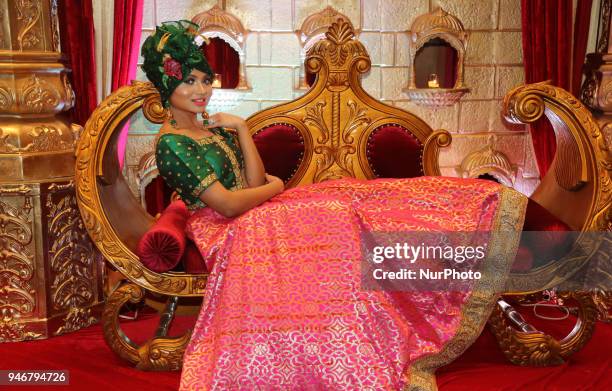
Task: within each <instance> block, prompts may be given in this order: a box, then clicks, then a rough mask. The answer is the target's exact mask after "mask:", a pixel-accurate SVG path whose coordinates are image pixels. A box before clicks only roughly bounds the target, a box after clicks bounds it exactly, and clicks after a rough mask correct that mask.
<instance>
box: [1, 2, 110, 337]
mask: <svg viewBox="0 0 612 391" xmlns="http://www.w3.org/2000/svg"><path fill="white" fill-rule="evenodd" d="M60 59H61V54H60V42H59V29H58V20H57V0H0V342H8V341H22V340H27V339H41V338H47V337H50V336H54V335H59V334H63V333H67V332H71V331H75V330H78V329H80V328H82V327H85V326H88V325H90V324H92V323H94V322H97V320H98V315H99V307H100V303H101V302H102V298H103V296H102V279H103V267H102V266H103V263H102V258H101V256H100V254H99V253H98V252H97V250H95V247H94V246H93V245H92V243H91V242H90V241H89V237H88V235H87V233H86V231H85V229H84V226H83V222H82V221H81V217H80V214H79V211H78V208H77V205H76V199H75V191H74V181H73V179H74V165H75V158H74V147H75V141H76V139H77V137H78V134H79V130H80V126H78V125H72V126H71V125H70V124H69V123H68V122H67V121H66V119H64V118H63V117H62V115H61V113H62V112H63V111H65V110H67V109H69V108H70V107H72V105H73V102H74V94H73V92H72V88H71V87H70V84H69V82H68V78H67V71H68V69H66V68H65V67H64V65H63V64H62V63H61V62H60Z"/></svg>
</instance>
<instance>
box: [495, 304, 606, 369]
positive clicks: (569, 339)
mask: <svg viewBox="0 0 612 391" xmlns="http://www.w3.org/2000/svg"><path fill="white" fill-rule="evenodd" d="M558 297H559V298H561V299H563V300H564V301H566V302H567V301H575V302H576V304H577V309H578V312H577V314H576V316H577V321H576V325H575V326H574V328H573V329H572V331H571V332H570V333H569V334H568V335H567V336H566V337H565V338H563V339H562V340H561V341H558V340H556V339H555V338H553V337H551V336H550V335H548V334H546V333H544V332H542V331H539V330H537V329H535V328H534V327H533V326H531V325H530V324H529V323H527V322H526V321H525V319H523V317H522V316H521V314H520V313H519V312H518V311H516V310H515V309H514V308H513V307H512V306H511V305H510V304H508V303H507V302H506V301H504V300H503V299H500V300H498V302H497V304H498V305H496V306H495V309H494V310H493V314H492V315H491V318H489V326H490V328H491V331H492V332H493V334H494V335H495V337H496V338H497V342H498V344H499V346H500V348H501V350H502V352H503V353H504V355H505V356H506V358H507V359H508V360H509V361H510V362H512V363H513V364H515V365H523V366H539V367H541V366H550V365H559V364H562V363H564V362H565V360H567V359H568V358H569V357H570V356H571V355H572V354H574V353H575V352H577V351H578V350H580V349H582V347H583V346H584V345H585V344H586V343H587V342H588V341H589V340H590V339H591V336H592V335H593V331H594V329H595V322H596V321H597V306H596V305H595V303H594V302H593V300H592V297H591V293H590V292H565V293H560V294H559V295H558Z"/></svg>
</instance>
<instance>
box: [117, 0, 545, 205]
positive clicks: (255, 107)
mask: <svg viewBox="0 0 612 391" xmlns="http://www.w3.org/2000/svg"><path fill="white" fill-rule="evenodd" d="M217 3H221V2H220V1H217V0H173V1H166V0H145V7H144V9H145V15H144V19H143V34H142V37H143V40H144V38H146V36H147V35H149V34H150V33H151V32H152V31H153V28H154V26H155V25H156V24H158V23H161V22H162V21H165V20H176V19H191V18H192V17H193V16H194V15H196V14H197V13H200V12H202V11H206V10H208V9H209V8H211V7H212V6H213V5H215V4H217ZM520 3H521V1H520V0H226V1H225V4H226V9H227V10H228V11H230V12H231V13H233V14H234V15H236V16H237V17H238V18H240V19H241V21H242V23H243V25H244V26H245V28H246V29H247V30H248V31H249V33H248V35H247V39H246V68H247V78H248V82H249V83H250V85H251V86H252V91H250V92H248V93H245V97H244V100H243V101H242V102H241V103H240V105H239V106H238V107H236V109H235V110H233V112H234V113H236V114H238V115H242V116H244V117H247V116H249V115H251V114H253V113H254V112H256V111H259V110H262V109H264V108H266V107H269V106H271V105H275V104H278V103H281V102H285V101H289V100H292V99H294V98H295V97H297V96H299V95H301V94H303V93H304V91H303V90H298V89H296V87H297V85H298V78H299V67H300V50H301V48H300V44H299V41H298V37H297V35H296V34H295V31H296V30H297V29H299V28H300V26H301V24H302V22H303V21H304V19H305V18H306V17H308V16H309V15H311V14H313V13H316V12H318V11H320V10H322V9H323V8H325V7H326V6H328V5H329V6H332V7H334V8H335V9H336V10H337V11H339V12H341V13H343V14H344V15H346V16H348V17H349V18H350V19H351V22H352V23H353V25H354V26H355V28H356V29H358V30H360V33H359V35H358V37H359V39H360V40H361V41H362V42H363V43H364V45H365V46H366V49H367V50H368V52H369V54H370V56H371V59H372V69H371V71H370V72H369V74H368V75H366V76H365V77H364V79H363V84H364V87H365V89H366V90H367V91H368V92H369V93H370V94H371V95H372V96H374V97H376V98H378V99H381V100H383V101H386V102H387V103H390V104H393V105H396V106H398V107H401V108H403V109H406V110H409V111H411V112H413V113H415V114H417V115H418V116H420V117H421V118H423V119H424V120H425V121H426V122H428V123H429V124H430V125H431V126H432V127H433V128H434V129H437V128H442V129H447V130H449V131H450V132H452V133H453V137H454V140H453V143H452V147H451V148H449V149H447V150H445V151H444V152H443V153H442V154H441V157H440V159H441V164H442V167H443V173H444V174H445V175H452V176H457V175H459V174H458V171H457V169H458V167H459V166H460V164H461V162H462V160H463V159H464V158H465V157H466V156H467V154H469V153H471V152H473V151H476V150H479V149H482V148H484V147H485V146H486V145H487V144H488V143H493V147H494V149H496V150H498V151H500V152H501V153H503V154H504V155H506V156H507V158H508V159H509V161H510V163H511V164H512V166H513V167H514V168H515V172H516V178H515V182H514V187H515V188H517V189H518V190H519V191H522V192H523V193H525V194H530V193H531V192H532V191H533V190H534V189H535V187H536V186H537V184H538V183H539V179H538V170H537V168H536V164H535V160H534V159H535V158H534V154H533V147H532V144H531V140H530V137H529V135H528V133H527V132H526V130H525V129H524V128H522V127H520V128H517V127H516V126H514V127H513V126H510V125H508V124H506V123H505V122H504V121H503V119H502V118H501V116H500V109H501V102H502V98H503V96H504V94H505V93H506V92H507V91H508V90H509V89H511V88H512V87H514V86H516V85H518V84H521V83H523V82H524V72H523V59H522V43H521V13H520ZM437 6H441V7H442V8H444V9H445V10H446V11H448V12H450V13H452V14H454V15H455V16H457V17H458V18H459V19H460V20H461V21H462V23H463V25H464V27H465V28H466V30H467V31H468V32H469V38H468V49H467V54H466V63H465V84H466V85H467V86H468V87H469V88H470V89H471V92H470V93H469V94H466V95H465V96H464V97H463V98H462V100H461V101H460V102H459V103H457V104H455V105H454V106H450V107H445V108H429V107H423V106H418V105H416V104H414V103H413V102H411V101H410V100H409V99H408V97H407V96H406V95H405V94H404V93H403V92H402V88H403V87H404V86H405V85H406V84H407V81H408V74H409V70H410V66H411V64H410V63H409V58H410V52H409V50H410V48H409V42H408V40H409V34H410V31H409V29H410V26H411V24H412V22H413V21H414V19H415V18H416V17H417V16H419V15H421V14H423V13H427V12H429V11H432V10H433V9H434V8H435V7H437ZM138 78H139V79H143V80H144V79H145V77H144V75H143V74H142V73H141V72H139V73H138ZM130 131H131V134H132V135H133V136H134V137H136V138H137V137H138V135H143V136H144V135H147V134H148V135H150V134H151V132H152V131H154V129H153V128H151V126H150V125H149V126H147V124H145V123H144V119H143V118H140V117H138V116H137V117H136V118H135V119H134V120H133V121H132V123H131V129H130ZM142 141H143V140H141V141H137V140H133V142H132V141H130V144H134V145H136V144H138V145H142V144H143V142H142ZM129 148H130V145H128V149H129ZM128 153H129V152H128ZM134 163H135V164H137V163H138V162H128V165H134Z"/></svg>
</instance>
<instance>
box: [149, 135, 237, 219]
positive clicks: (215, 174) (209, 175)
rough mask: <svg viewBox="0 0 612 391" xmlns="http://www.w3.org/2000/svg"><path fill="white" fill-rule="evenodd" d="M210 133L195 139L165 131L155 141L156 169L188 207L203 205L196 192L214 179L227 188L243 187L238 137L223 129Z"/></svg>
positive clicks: (198, 193)
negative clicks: (210, 134)
mask: <svg viewBox="0 0 612 391" xmlns="http://www.w3.org/2000/svg"><path fill="white" fill-rule="evenodd" d="M212 132H213V135H212V136H205V137H202V138H201V139H199V140H194V139H192V138H190V137H187V136H184V135H182V134H175V133H165V134H163V135H161V136H160V137H159V140H158V141H157V148H156V150H155V158H156V161H157V169H158V170H159V173H160V174H161V176H162V177H163V178H164V180H165V181H166V183H167V184H168V186H170V187H171V188H173V189H174V190H176V192H177V193H178V194H179V195H180V196H181V199H182V200H183V201H185V203H186V204H187V206H188V207H189V208H190V209H197V208H201V207H204V206H206V204H205V203H203V202H202V201H201V200H200V194H202V192H203V191H204V190H206V189H207V188H208V187H209V186H210V185H212V184H213V183H214V182H215V181H220V182H221V184H222V185H223V186H225V188H226V189H228V190H230V191H234V190H238V189H242V188H244V187H246V186H245V181H244V179H243V177H242V168H243V165H244V161H243V158H242V151H241V150H240V146H239V143H238V140H237V139H236V137H235V136H234V135H233V134H231V133H229V132H228V131H226V130H225V129H223V128H215V129H212Z"/></svg>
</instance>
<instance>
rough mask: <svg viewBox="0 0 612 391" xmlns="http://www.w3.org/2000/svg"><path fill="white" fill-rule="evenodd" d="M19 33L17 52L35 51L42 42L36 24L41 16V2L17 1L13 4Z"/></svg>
mask: <svg viewBox="0 0 612 391" xmlns="http://www.w3.org/2000/svg"><path fill="white" fill-rule="evenodd" d="M15 10H16V11H17V21H18V22H19V32H18V33H17V42H18V44H19V50H24V49H35V48H36V46H37V45H38V44H39V43H41V42H42V32H41V28H40V26H38V24H39V23H38V22H39V21H40V18H41V16H42V2H41V0H17V1H16V2H15Z"/></svg>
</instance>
